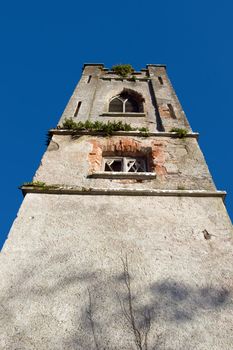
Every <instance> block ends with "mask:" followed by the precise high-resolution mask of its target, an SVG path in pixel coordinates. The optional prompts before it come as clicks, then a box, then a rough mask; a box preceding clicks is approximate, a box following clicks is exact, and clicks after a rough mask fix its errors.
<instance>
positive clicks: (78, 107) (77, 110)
mask: <svg viewBox="0 0 233 350" xmlns="http://www.w3.org/2000/svg"><path fill="white" fill-rule="evenodd" d="M81 104H82V102H81V101H79V103H78V105H77V107H76V110H75V112H74V117H77V115H78V112H79V110H80V107H81Z"/></svg>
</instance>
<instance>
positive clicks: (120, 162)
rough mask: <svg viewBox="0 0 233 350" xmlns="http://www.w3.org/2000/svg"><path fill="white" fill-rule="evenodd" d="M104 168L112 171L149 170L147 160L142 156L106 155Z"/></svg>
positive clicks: (138, 171) (136, 171)
mask: <svg viewBox="0 0 233 350" xmlns="http://www.w3.org/2000/svg"><path fill="white" fill-rule="evenodd" d="M103 168H104V171H112V172H125V173H141V172H142V173H144V172H147V162H146V159H145V158H141V157H137V158H131V157H106V158H104V166H103Z"/></svg>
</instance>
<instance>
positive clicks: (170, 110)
mask: <svg viewBox="0 0 233 350" xmlns="http://www.w3.org/2000/svg"><path fill="white" fill-rule="evenodd" d="M167 106H168V109H169V113H170V116H171V118H173V119H176V114H175V111H174V108H173V106H172V105H171V104H170V103H169V104H168V105H167Z"/></svg>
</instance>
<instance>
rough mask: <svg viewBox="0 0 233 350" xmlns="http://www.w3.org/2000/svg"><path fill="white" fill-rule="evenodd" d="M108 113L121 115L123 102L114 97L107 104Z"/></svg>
mask: <svg viewBox="0 0 233 350" xmlns="http://www.w3.org/2000/svg"><path fill="white" fill-rule="evenodd" d="M109 112H122V113H123V101H122V99H120V98H118V97H115V98H114V99H113V100H112V101H111V102H110V103H109Z"/></svg>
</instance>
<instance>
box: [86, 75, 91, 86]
mask: <svg viewBox="0 0 233 350" xmlns="http://www.w3.org/2000/svg"><path fill="white" fill-rule="evenodd" d="M91 78H92V76H91V75H89V77H88V80H87V83H88V84H89V83H90V81H91Z"/></svg>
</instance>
